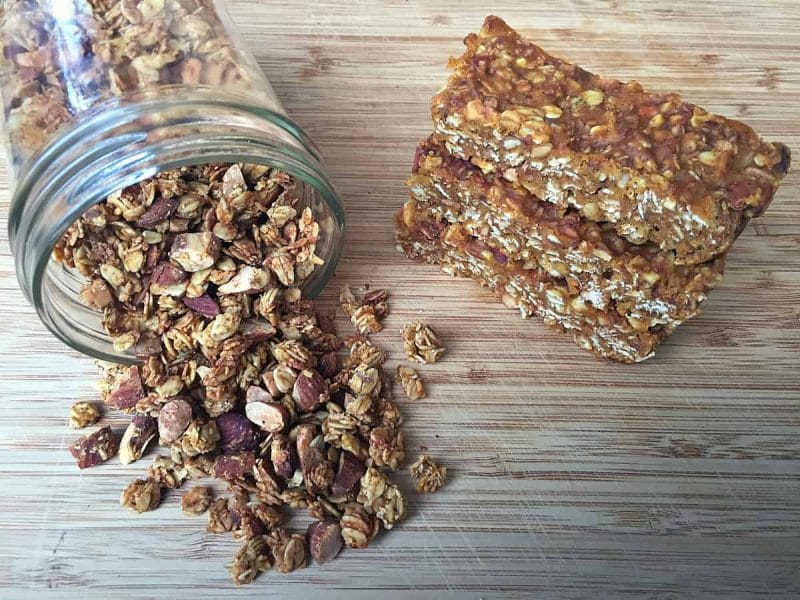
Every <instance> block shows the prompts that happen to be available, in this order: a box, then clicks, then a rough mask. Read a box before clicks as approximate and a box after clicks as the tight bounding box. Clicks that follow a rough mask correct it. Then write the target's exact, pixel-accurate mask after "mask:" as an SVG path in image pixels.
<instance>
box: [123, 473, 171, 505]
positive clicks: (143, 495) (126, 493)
mask: <svg viewBox="0 0 800 600" xmlns="http://www.w3.org/2000/svg"><path fill="white" fill-rule="evenodd" d="M119 503H120V504H121V505H122V506H124V507H125V508H130V509H131V510H135V511H136V512H139V513H142V512H147V511H148V510H155V509H156V508H158V505H159V504H160V503H161V488H160V487H159V485H158V483H157V482H155V481H152V480H150V479H137V480H136V481H134V482H133V483H131V484H130V485H129V486H128V487H126V488H125V489H124V490H123V491H122V495H121V496H120V499H119Z"/></svg>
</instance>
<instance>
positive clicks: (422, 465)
mask: <svg viewBox="0 0 800 600" xmlns="http://www.w3.org/2000/svg"><path fill="white" fill-rule="evenodd" d="M410 470H411V476H412V477H414V479H416V480H417V486H416V487H417V491H418V492H429V493H432V492H435V491H436V490H438V489H439V488H440V487H442V486H443V485H444V480H445V478H446V477H447V467H442V466H439V465H438V464H436V462H434V460H433V459H432V458H431V457H430V456H428V455H427V454H423V455H422V456H420V457H419V458H418V459H417V460H416V462H415V463H414V464H413V465H411V469H410Z"/></svg>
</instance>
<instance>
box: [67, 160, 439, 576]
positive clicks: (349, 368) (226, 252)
mask: <svg viewBox="0 0 800 600" xmlns="http://www.w3.org/2000/svg"><path fill="white" fill-rule="evenodd" d="M318 237H319V225H318V224H317V222H316V221H315V220H314V218H313V215H312V213H311V211H310V209H308V208H303V207H302V206H301V205H300V204H299V201H298V197H297V195H296V193H295V182H294V181H293V180H292V179H291V178H290V177H289V176H288V175H286V174H285V173H282V172H279V171H276V170H274V169H270V168H268V167H261V166H257V165H247V164H208V165H200V166H194V167H187V168H183V169H180V170H176V171H169V172H164V173H161V174H159V175H157V176H156V177H154V178H153V179H150V180H147V181H143V182H141V183H139V184H136V185H134V186H132V187H130V188H127V189H124V190H121V191H120V192H118V193H116V194H113V195H111V196H110V197H108V198H107V199H106V200H105V201H104V202H102V203H100V204H99V205H97V206H95V207H93V208H92V209H91V210H89V211H88V212H87V213H86V214H84V215H83V216H82V217H81V218H80V219H79V220H78V221H77V222H76V223H75V224H74V225H73V226H72V227H71V228H70V229H69V230H68V231H67V232H66V234H65V235H64V237H63V239H62V240H61V242H60V243H59V244H58V245H57V247H56V249H55V257H56V258H57V259H58V260H60V261H62V262H63V263H64V264H65V265H67V266H68V267H72V268H74V269H77V270H78V271H79V272H80V273H81V274H82V275H84V276H85V277H86V285H85V288H84V290H83V292H82V298H83V300H84V301H85V302H86V303H87V304H89V305H90V306H92V307H94V308H96V309H97V310H99V311H102V314H103V325H104V327H105V329H106V331H107V333H108V334H109V336H110V337H111V338H112V340H113V342H114V346H115V348H117V349H118V350H120V351H127V352H129V353H130V354H132V355H133V356H135V357H137V358H138V359H139V360H140V363H138V364H135V365H132V366H124V365H119V364H112V363H101V365H100V366H101V373H102V377H101V380H100V382H99V385H98V388H99V391H100V395H101V397H102V399H103V401H104V403H105V405H106V406H107V407H109V408H111V409H115V410H120V411H124V412H126V413H129V414H131V421H130V423H129V424H128V426H127V428H126V429H125V432H124V434H123V435H122V438H121V439H120V440H119V441H118V440H117V438H116V436H115V435H114V433H113V432H112V431H111V429H110V428H108V427H105V428H103V429H101V430H99V431H98V432H96V433H93V434H91V435H88V436H85V437H84V438H81V439H80V440H78V441H77V442H75V443H74V444H73V445H72V446H71V451H72V452H73V454H74V455H75V457H76V459H77V460H78V464H79V466H80V467H81V468H83V467H87V466H92V465H95V464H98V463H100V462H103V461H104V460H108V459H109V458H111V456H113V454H114V453H115V452H116V450H117V447H119V456H120V460H121V462H122V463H125V464H127V463H131V462H135V461H137V460H139V459H141V458H142V457H143V456H144V455H145V454H146V453H147V451H148V449H150V448H151V447H152V446H154V445H156V444H158V445H160V446H162V447H163V448H165V449H166V450H167V453H166V454H161V455H159V456H156V457H155V459H154V461H153V463H152V464H151V466H150V467H149V469H148V471H147V475H146V478H144V479H138V480H136V481H134V482H133V483H131V484H130V485H129V486H128V487H127V488H126V489H125V491H124V492H123V494H122V497H121V504H122V505H123V506H126V507H128V508H130V509H132V510H134V511H137V512H144V511H148V510H153V509H155V508H156V507H157V506H158V505H159V503H160V501H161V497H162V493H166V492H167V491H168V490H170V489H176V488H180V487H181V486H182V485H183V484H184V483H185V482H187V481H194V480H199V479H203V478H208V477H214V478H216V479H218V480H221V481H223V482H224V483H225V485H226V487H227V489H228V492H229V494H228V496H227V497H217V498H213V497H212V495H211V491H210V489H209V488H208V487H206V486H196V487H193V488H192V489H191V490H190V491H188V492H186V493H185V494H184V495H183V498H182V508H183V511H184V512H186V513H187V514H202V513H204V512H207V514H208V526H207V528H208V532H209V533H231V534H232V535H233V537H234V538H235V539H236V540H238V541H239V542H241V544H242V546H241V549H240V550H239V552H238V553H237V554H236V556H235V557H234V560H233V562H232V563H231V565H230V572H231V577H232V579H233V581H234V582H236V583H237V584H241V583H248V582H250V581H252V580H253V579H254V578H255V577H256V576H257V574H258V573H259V572H262V571H265V570H268V569H271V568H273V567H274V569H275V570H276V571H278V572H283V573H285V572H289V571H292V570H294V569H299V568H303V567H305V566H306V564H307V563H308V561H309V558H308V557H309V556H310V557H311V558H312V559H313V560H314V561H316V562H317V563H320V564H322V563H324V562H326V561H328V560H331V559H332V558H334V557H335V556H336V555H337V554H338V552H339V551H340V549H341V548H342V547H343V546H345V545H346V546H348V547H351V548H365V547H367V545H368V543H369V540H371V539H372V538H373V537H374V536H375V535H376V534H377V533H378V531H379V529H380V527H381V526H383V528H385V529H391V528H393V527H394V526H395V524H396V523H397V522H398V521H399V520H400V519H402V518H403V516H404V514H405V511H406V500H405V498H404V496H403V493H402V492H401V491H400V488H399V487H398V486H397V485H396V484H395V483H393V482H392V481H391V479H390V476H389V474H390V473H391V472H393V471H397V470H398V469H400V468H401V466H402V465H403V463H404V460H405V442H404V436H403V432H402V430H401V426H402V423H403V418H402V416H401V414H400V410H399V408H398V405H397V404H396V403H395V402H394V400H392V380H391V378H390V377H388V376H387V374H386V373H384V371H383V365H384V363H385V361H386V359H387V355H386V352H385V351H383V350H382V349H381V348H380V347H378V346H377V345H376V344H375V343H374V342H373V340H372V339H371V338H370V337H369V335H370V334H372V333H375V332H377V331H378V330H380V328H381V327H380V321H382V320H383V319H384V317H385V316H386V315H387V314H388V310H389V309H388V305H387V298H388V294H387V292H386V290H382V289H373V290H370V291H368V292H367V293H365V294H364V295H363V297H362V298H361V299H359V300H357V299H356V298H355V295H354V294H353V293H352V291H350V289H349V288H346V289H345V290H344V291H343V293H342V303H343V305H344V307H345V311H346V313H347V315H348V316H349V317H350V318H351V322H352V324H353V326H354V328H355V329H356V333H355V334H354V335H352V336H350V337H348V338H345V339H341V338H340V337H338V336H337V335H336V332H335V330H334V329H333V325H332V319H333V316H332V315H329V314H324V313H322V312H319V311H317V309H316V308H315V306H314V304H313V302H311V301H310V300H308V299H306V298H304V297H303V294H302V291H301V289H300V287H299V286H301V285H302V283H303V282H304V281H305V280H306V279H307V278H308V277H310V276H311V274H312V273H313V271H314V269H315V268H316V267H317V266H318V265H320V264H322V259H321V258H319V257H318V256H317V255H316V253H315V251H316V244H317V241H318ZM376 324H377V325H376ZM421 327H422V329H420V335H419V336H418V338H419V340H418V341H419V344H420V346H419V350H420V351H421V352H423V353H425V352H433V353H434V354H436V355H437V356H438V354H440V353H441V349H440V347H439V344H438V341H437V339H436V336H435V334H434V333H433V331H432V330H430V329H429V328H424V327H423V326H421ZM418 385H420V386H421V382H420V383H419V384H418ZM404 389H405V387H404ZM418 393H419V392H418ZM422 393H423V394H424V391H423V392H422ZM89 412H90V409H88V408H86V407H85V406H83V405H82V404H81V405H76V408H73V413H75V414H76V415H77V414H81V415H84V414H89ZM290 509H296V510H300V509H305V510H306V511H308V513H309V514H310V515H311V516H312V518H313V519H315V521H314V523H312V525H311V526H310V527H309V528H308V531H307V532H306V533H305V535H299V534H296V533H290V532H288V531H287V530H286V529H285V523H286V521H287V520H288V511H289V510H290Z"/></svg>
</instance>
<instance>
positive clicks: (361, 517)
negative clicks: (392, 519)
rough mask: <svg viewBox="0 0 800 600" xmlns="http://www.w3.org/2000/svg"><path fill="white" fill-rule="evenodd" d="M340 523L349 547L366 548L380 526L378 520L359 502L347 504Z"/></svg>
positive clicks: (345, 541) (343, 536)
mask: <svg viewBox="0 0 800 600" xmlns="http://www.w3.org/2000/svg"><path fill="white" fill-rule="evenodd" d="M340 524H341V526H342V538H343V539H344V543H345V544H346V545H347V547H348V548H366V547H367V545H368V544H369V541H370V540H371V539H372V538H373V537H374V536H375V534H377V533H378V527H379V524H378V520H377V519H376V518H375V517H373V516H372V515H370V514H369V513H367V511H366V510H364V507H363V506H361V505H360V504H358V503H357V502H348V503H347V504H345V506H344V514H343V515H342V518H341V521H340Z"/></svg>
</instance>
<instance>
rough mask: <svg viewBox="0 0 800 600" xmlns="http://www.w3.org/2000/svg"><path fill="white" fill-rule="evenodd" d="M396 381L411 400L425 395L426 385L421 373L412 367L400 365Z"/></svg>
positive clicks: (419, 398)
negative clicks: (420, 375)
mask: <svg viewBox="0 0 800 600" xmlns="http://www.w3.org/2000/svg"><path fill="white" fill-rule="evenodd" d="M396 381H397V382H398V383H399V384H400V387H402V388H403V391H404V392H405V394H406V396H407V397H408V399H409V400H421V399H423V398H424V397H425V385H424V384H423V383H422V379H420V377H419V374H418V373H417V372H416V371H415V370H414V369H412V368H411V367H406V366H405V365H398V367H397V377H396Z"/></svg>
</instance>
